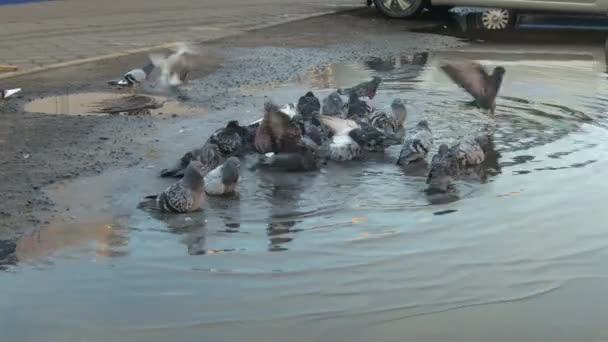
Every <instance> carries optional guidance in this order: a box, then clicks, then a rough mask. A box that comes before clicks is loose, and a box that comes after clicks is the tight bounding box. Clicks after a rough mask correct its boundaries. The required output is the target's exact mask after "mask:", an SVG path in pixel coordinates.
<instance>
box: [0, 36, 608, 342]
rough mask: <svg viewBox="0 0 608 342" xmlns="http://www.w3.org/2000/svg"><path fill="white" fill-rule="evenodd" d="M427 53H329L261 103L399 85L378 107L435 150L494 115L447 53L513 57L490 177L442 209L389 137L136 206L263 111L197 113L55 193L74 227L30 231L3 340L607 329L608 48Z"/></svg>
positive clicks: (423, 335) (539, 335) (447, 335)
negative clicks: (126, 158)
mask: <svg viewBox="0 0 608 342" xmlns="http://www.w3.org/2000/svg"><path fill="white" fill-rule="evenodd" d="M524 51H525V53H524ZM424 57H425V58H423V59H422V60H423V61H424V62H423V63H413V64H412V63H411V61H410V60H409V59H408V58H407V57H405V56H403V57H401V56H397V57H394V58H390V59H382V60H381V59H372V60H370V61H369V62H367V63H364V64H351V65H327V66H323V67H319V68H315V69H314V70H311V71H310V72H309V73H307V76H306V77H304V78H303V79H302V80H300V81H298V82H292V83H287V84H282V85H281V86H280V87H278V88H275V89H271V90H263V91H260V92H258V93H256V96H259V98H260V100H259V104H260V105H261V103H262V102H263V97H262V95H272V97H273V98H275V99H276V100H277V101H278V102H286V101H295V100H296V99H297V98H298V97H299V96H300V95H302V94H303V93H304V92H305V90H306V89H307V88H309V87H312V88H313V89H315V91H316V92H317V93H318V94H319V95H325V94H327V93H328V92H329V90H330V89H329V88H334V87H344V86H348V85H351V84H352V83H356V82H359V81H362V80H366V79H368V78H369V77H370V76H371V75H374V74H378V75H380V76H382V77H383V78H384V79H385V82H384V83H383V85H382V86H381V88H380V90H379V94H378V96H377V97H376V98H375V99H374V103H375V104H376V105H377V106H378V107H388V105H389V104H390V102H391V100H392V99H393V98H394V97H396V96H400V97H403V98H405V99H407V102H408V110H409V116H408V126H409V127H412V126H413V125H414V124H415V123H416V122H417V121H418V120H419V119H421V118H426V119H427V120H428V121H429V122H430V123H431V125H432V128H433V131H434V134H435V138H436V145H435V146H438V145H439V144H440V143H442V142H448V143H452V142H454V141H456V139H458V138H460V137H462V136H464V135H466V134H469V133H471V132H473V131H474V130H476V129H479V128H480V127H481V126H482V125H484V124H485V123H486V122H488V120H489V119H488V118H486V117H484V116H483V115H482V114H480V112H479V111H477V110H475V109H473V108H470V107H468V106H466V102H468V101H469V98H468V96H467V95H466V94H464V92H463V91H461V90H459V89H458V88H457V87H456V86H455V85H453V84H451V83H450V82H448V81H447V79H446V77H445V76H444V75H443V74H442V73H441V72H440V71H439V70H438V69H437V66H438V65H439V63H440V62H442V61H445V60H453V59H455V58H460V57H463V58H472V59H476V60H480V61H481V62H482V63H484V64H487V65H489V66H495V65H503V66H504V67H505V68H506V69H507V76H506V79H505V82H504V85H503V90H502V93H501V97H500V98H499V100H498V109H497V117H496V120H497V122H498V127H499V128H498V131H497V133H496V142H497V148H498V150H499V152H500V156H499V158H498V160H495V161H494V162H493V165H492V169H493V172H490V173H488V174H481V175H479V177H477V178H475V177H473V178H468V179H464V180H462V181H460V182H459V183H458V188H459V190H460V198H459V199H457V200H456V201H453V202H450V203H447V204H433V203H431V202H430V201H429V199H428V198H426V197H425V196H424V194H423V193H422V189H423V188H424V186H425V184H424V177H416V176H409V175H405V174H404V173H403V172H402V171H401V170H400V169H399V168H398V167H397V166H396V165H394V162H395V159H396V157H397V155H398V153H399V148H398V147H394V148H391V149H390V150H389V151H387V153H386V155H384V156H373V157H370V158H369V159H368V160H366V161H365V162H361V163H351V164H344V165H329V166H328V167H327V168H325V169H324V170H322V171H321V172H318V173H310V174H277V173H271V172H263V171H255V172H254V171H249V170H248V169H247V168H246V167H244V168H243V169H244V171H243V172H244V174H243V181H242V183H241V185H240V187H239V192H240V199H235V198H222V199H217V198H216V199H210V200H209V205H208V208H207V210H206V211H205V213H204V214H196V215H185V216H173V217H163V216H156V215H151V214H149V213H147V212H143V211H138V210H134V209H133V208H134V207H135V203H136V202H137V199H138V198H139V197H140V196H141V195H142V194H145V193H149V192H155V191H156V190H158V189H162V188H163V187H164V186H166V185H167V184H168V183H167V182H166V181H165V180H160V179H158V178H156V173H157V172H158V170H159V169H160V168H162V167H165V166H167V164H170V163H172V162H173V160H174V159H175V158H177V157H178V156H180V155H181V154H182V153H183V152H185V151H186V150H188V149H190V148H192V147H194V146H197V145H200V144H202V142H203V141H204V139H206V137H207V136H208V135H209V134H210V133H211V132H212V131H213V130H214V129H216V128H218V127H219V126H220V125H222V124H223V123H224V122H225V121H226V120H227V119H228V118H236V119H239V120H241V121H243V122H246V121H248V120H252V119H255V118H256V115H257V114H256V109H255V108H227V109H225V110H222V111H220V112H217V113H214V115H210V116H208V117H206V118H195V119H187V120H184V121H183V122H181V123H180V125H179V127H178V128H179V130H178V129H175V128H176V127H171V128H170V129H169V128H167V129H166V130H164V131H163V132H162V133H161V136H159V139H160V141H161V142H163V143H162V144H161V146H162V147H160V150H159V151H156V152H155V154H156V155H158V156H160V157H159V158H157V159H154V160H148V162H147V163H145V164H144V165H142V166H141V167H139V168H136V169H131V170H121V171H115V172H111V173H109V174H105V175H102V176H99V177H95V178H89V179H81V180H78V181H77V182H76V183H70V184H66V185H60V186H57V187H56V188H54V189H52V194H53V195H54V196H55V198H56V199H59V200H60V203H62V206H64V207H63V208H62V209H67V208H69V211H66V213H68V214H66V218H67V220H68V221H69V222H74V223H73V224H70V223H69V222H68V223H66V224H63V225H59V226H53V227H51V228H49V229H47V230H43V231H40V232H38V233H37V234H34V235H31V236H28V237H25V238H24V239H23V240H22V241H20V242H19V244H18V258H19V260H21V263H19V264H18V265H17V266H16V267H14V268H12V269H9V272H7V273H6V274H3V275H1V276H0V277H2V281H0V289H1V292H2V294H3V295H2V296H1V297H0V314H1V315H2V317H3V319H2V320H1V321H0V330H1V331H2V336H3V338H4V339H6V340H7V341H8V340H10V341H39V340H44V341H62V342H65V341H84V340H86V341H109V340H115V341H118V340H120V341H166V340H179V341H202V340H204V341H212V340H223V341H242V340H245V339H247V340H248V341H347V340H348V341H409V340H412V341H413V340H416V341H446V340H450V341H467V342H470V341H488V340H492V341H509V342H510V341H513V340H517V341H524V340H535V341H538V340H544V341H573V340H580V337H581V336H586V337H588V338H589V340H594V341H596V340H598V341H599V340H601V339H602V338H608V332H607V331H606V330H605V329H604V327H605V323H604V322H603V319H602V317H605V316H606V313H607V311H608V306H607V305H604V304H605V303H603V298H604V297H605V296H604V292H605V291H604V290H605V288H606V285H607V284H606V281H605V280H604V279H605V278H606V276H608V272H607V271H606V267H605V260H606V257H607V256H608V248H607V247H608V232H607V231H606V229H605V224H604V223H605V222H606V220H607V219H608V213H607V212H606V211H605V209H604V205H605V201H604V197H605V194H606V193H607V192H606V190H607V188H608V185H606V184H607V183H606V182H605V180H604V178H605V177H604V170H605V169H606V167H607V166H608V163H607V162H606V160H607V157H608V151H607V147H606V146H608V145H607V140H608V139H607V138H606V136H607V135H606V134H607V132H606V128H605V125H606V119H605V109H606V104H607V103H608V101H607V100H608V98H607V97H606V95H605V94H606V90H607V89H608V88H607V83H606V76H605V74H604V73H603V70H604V64H603V60H604V59H603V58H604V56H603V53H602V52H601V49H600V48H599V47H598V48H595V47H584V48H582V47H580V46H577V47H576V48H568V47H567V46H566V47H564V46H558V47H551V46H545V47H543V46H517V45H508V46H490V45H482V46H472V47H469V48H465V49H461V50H458V51H443V52H433V53H430V54H429V55H428V56H424ZM247 91H248V92H251V91H252V90H251V89H248V90H247ZM151 149H153V147H151ZM251 162H252V161H251V159H247V160H246V162H245V164H246V165H247V166H250V165H251ZM102 203H103V204H102ZM441 213H445V215H437V214H441ZM70 220H71V221H70ZM86 221H88V222H86ZM79 222H86V223H79ZM570 310H575V311H574V312H575V313H573V312H571V311H570Z"/></svg>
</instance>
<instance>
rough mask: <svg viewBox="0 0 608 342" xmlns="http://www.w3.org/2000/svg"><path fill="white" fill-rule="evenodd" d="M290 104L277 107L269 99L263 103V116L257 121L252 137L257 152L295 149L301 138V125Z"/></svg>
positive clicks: (291, 150)
mask: <svg viewBox="0 0 608 342" xmlns="http://www.w3.org/2000/svg"><path fill="white" fill-rule="evenodd" d="M294 117H296V111H295V108H293V107H292V106H291V105H287V106H284V107H283V108H279V107H278V106H277V105H275V104H274V103H273V102H271V101H267V102H266V103H264V117H263V118H262V120H261V121H260V123H259V127H258V129H257V130H256V134H255V138H254V146H255V150H256V151H257V152H258V153H262V154H266V153H269V152H275V153H282V152H293V151H296V150H297V145H298V144H299V142H300V140H301V139H302V127H301V125H300V122H299V121H300V120H294Z"/></svg>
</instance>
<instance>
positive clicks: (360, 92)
mask: <svg viewBox="0 0 608 342" xmlns="http://www.w3.org/2000/svg"><path fill="white" fill-rule="evenodd" d="M380 83H382V78H380V77H378V76H374V77H373V78H372V79H371V81H367V82H362V83H359V84H357V85H356V86H354V87H352V88H346V89H338V93H339V94H340V95H350V94H355V95H356V96H357V97H363V96H367V97H369V99H370V100H373V99H374V96H376V90H378V86H379V85H380Z"/></svg>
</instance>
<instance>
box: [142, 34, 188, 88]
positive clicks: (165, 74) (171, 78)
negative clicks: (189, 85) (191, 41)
mask: <svg viewBox="0 0 608 342" xmlns="http://www.w3.org/2000/svg"><path fill="white" fill-rule="evenodd" d="M194 54H196V51H195V49H194V48H193V47H192V46H189V45H187V44H186V43H178V44H177V45H176V51H175V52H174V53H172V54H170V55H166V54H150V60H151V61H152V64H153V65H154V66H155V67H157V68H159V69H160V75H159V76H158V83H159V84H160V85H161V86H162V87H176V86H179V85H181V84H183V83H184V82H185V81H186V78H187V76H188V74H189V73H190V71H191V69H192V68H193V62H192V59H191V56H192V55H194Z"/></svg>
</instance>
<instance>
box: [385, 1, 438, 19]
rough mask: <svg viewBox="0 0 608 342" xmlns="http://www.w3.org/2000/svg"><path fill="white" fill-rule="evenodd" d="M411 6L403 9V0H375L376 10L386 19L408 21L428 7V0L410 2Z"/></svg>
mask: <svg viewBox="0 0 608 342" xmlns="http://www.w3.org/2000/svg"><path fill="white" fill-rule="evenodd" d="M408 3H409V4H410V5H409V6H408V7H407V8H403V4H405V2H404V1H403V0H374V5H376V9H377V10H378V11H379V12H380V13H381V14H382V15H383V16H385V17H388V18H399V19H407V18H414V17H416V16H417V15H419V14H420V13H421V12H422V11H423V10H424V8H425V7H427V5H428V0H408Z"/></svg>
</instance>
